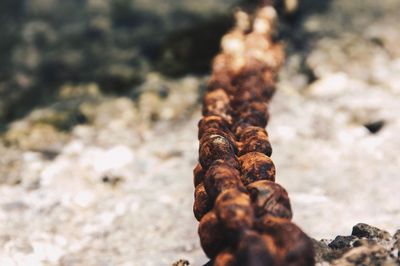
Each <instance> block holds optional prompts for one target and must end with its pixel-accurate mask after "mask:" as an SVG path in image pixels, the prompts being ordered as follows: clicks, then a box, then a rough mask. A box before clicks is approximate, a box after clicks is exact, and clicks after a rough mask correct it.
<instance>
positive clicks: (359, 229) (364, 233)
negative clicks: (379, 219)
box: [351, 223, 391, 240]
mask: <svg viewBox="0 0 400 266" xmlns="http://www.w3.org/2000/svg"><path fill="white" fill-rule="evenodd" d="M351 235H352V236H356V237H360V238H362V237H366V238H376V239H379V240H390V238H391V235H390V234H389V233H388V232H386V231H384V230H381V229H379V228H376V227H373V226H370V225H368V224H364V223H359V224H356V225H355V226H354V227H353V231H352V232H351Z"/></svg>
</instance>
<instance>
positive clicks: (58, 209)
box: [0, 0, 400, 266]
mask: <svg viewBox="0 0 400 266" xmlns="http://www.w3.org/2000/svg"><path fill="white" fill-rule="evenodd" d="M17 2H19V1H0V5H3V4H5V3H17ZM31 2H32V3H31ZM39 2H40V3H41V4H38V3H39ZM56 2H57V1H55V0H35V1H29V5H37V6H36V7H35V8H34V9H32V12H35V14H36V13H37V14H39V13H43V12H44V13H46V12H51V11H49V10H51V8H54V4H55V3H56ZM64 2H65V5H67V2H66V1H64ZM64 2H63V3H64ZM106 2H107V1H88V2H87V4H88V5H90V6H91V7H90V8H93V9H94V10H103V11H101V12H108V11H107V5H106ZM135 2H137V3H139V2H140V3H143V5H147V9H151V8H152V7H151V6H149V4H148V3H150V2H149V1H144V0H143V1H139V0H137V1H135ZM179 2H184V1H179ZM197 2H198V1H197ZM197 2H196V3H197ZM206 2H209V1H206ZM213 2H215V1H213ZM222 2H224V1H218V3H222ZM228 2H229V1H228ZM302 2H304V3H306V2H307V3H309V2H310V0H307V1H306V0H305V1H301V3H302ZM68 3H70V1H68ZM204 3H205V2H204ZM215 3H217V2H215ZM224 3H225V2H224ZM315 3H322V1H317V2H315ZM324 3H329V5H328V6H326V7H324V8H322V9H319V10H317V11H312V10H311V9H310V10H309V11H307V16H305V17H301V19H300V20H299V21H297V22H296V23H295V25H292V26H291V27H293V29H292V31H291V34H290V36H294V37H296V38H297V39H292V40H291V39H287V40H286V42H287V43H288V51H289V54H288V58H287V64H286V66H285V68H284V70H283V72H282V75H281V81H280V84H279V90H278V91H277V94H276V95H275V98H274V100H273V102H272V104H271V121H270V124H269V126H268V133H269V136H270V139H271V143H272V145H273V149H274V153H273V155H272V159H273V160H274V163H275V165H276V169H277V176H276V180H277V181H278V182H279V183H280V184H282V185H283V186H284V187H285V188H286V189H287V190H288V192H289V196H290V199H291V203H292V208H293V213H294V221H295V222H296V223H297V224H298V225H299V226H300V227H301V228H302V229H304V230H305V231H306V232H307V233H308V234H309V235H311V236H312V237H314V238H315V239H321V238H325V239H331V240H329V241H324V242H316V243H317V244H316V245H317V248H318V250H320V252H318V254H317V255H318V257H319V258H320V259H319V261H320V262H321V265H329V263H336V264H337V265H354V263H358V264H361V265H393V264H390V263H392V262H393V260H395V258H396V257H397V258H398V256H399V249H400V246H399V233H397V234H395V239H390V240H385V241H380V240H379V237H381V236H387V233H379V232H383V231H379V230H377V229H373V228H372V227H368V228H367V230H365V229H362V230H361V232H367V233H362V234H359V233H356V234H357V235H358V236H364V235H365V236H374V237H373V238H372V239H367V238H363V239H355V240H354V241H353V238H352V237H345V238H339V239H338V240H337V241H336V243H335V244H331V246H332V245H334V246H335V247H336V248H335V249H332V248H330V247H329V246H328V244H330V243H332V240H333V239H335V236H337V235H342V236H347V235H349V233H350V232H349V229H350V228H351V227H352V226H353V225H355V224H357V223H360V222H363V223H367V224H371V225H374V226H376V227H377V228H381V229H383V230H385V231H387V232H388V233H389V234H394V232H395V231H396V230H398V229H399V228H398V227H399V224H398V221H399V218H400V208H399V204H398V202H399V198H398V187H399V185H400V183H399V182H400V181H399V180H400V179H399V178H398V173H399V172H400V161H399V156H398V151H399V150H400V140H399V138H398V132H399V131H400V107H399V101H400V94H399V92H400V90H399V84H400V82H399V76H400V74H399V73H400V72H399V71H400V63H399V62H400V52H399V49H398V43H399V42H400V36H399V33H398V30H397V28H398V26H397V25H398V23H397V20H398V15H397V10H399V8H400V7H399V2H398V1H396V0H383V1H379V2H376V1H372V0H363V1H361V0H360V1H358V0H357V1H346V0H335V1H326V2H324ZM202 4H203V2H202V3H200V4H199V5H197V7H196V5H194V6H193V7H192V8H202ZM218 5H219V4H218ZM324 5H325V4H324ZM221 8H222V9H223V10H226V6H225V5H224V6H223V7H221ZM61 9H62V8H61ZM222 9H217V10H222ZM96 12H97V11H96ZM99 12H100V11H99ZM149 12H150V11H149ZM193 12H194V11H193ZM67 13H68V14H69V12H66V14H67ZM72 13H73V12H72ZM72 13H71V14H72ZM76 15H78V14H76ZM210 16H212V14H210ZM7 19H8V20H10V19H9V18H8V17H7ZM71 19H72V18H71ZM179 21H181V20H179ZM91 23H92V24H91V25H93V27H94V28H97V29H100V30H101V31H108V30H110V29H109V27H110V26H111V25H110V23H109V21H107V19H106V20H102V19H100V18H99V19H98V18H96V17H93V21H92V19H91ZM296 25H297V26H296ZM28 26H29V27H28ZM28 26H27V27H28V28H27V29H25V31H24V32H25V33H24V34H26V36H25V37H24V38H26V41H27V42H28V44H29V41H30V40H31V39H30V38H32V37H31V36H32V35H31V32H39V33H40V34H42V33H41V32H46V34H45V35H46V36H47V37H46V36H45V38H47V39H48V40H49V41H50V43H51V41H52V38H54V37H53V35H54V34H58V33H57V32H55V30H54V29H51V28H50V29H48V26H46V25H43V24H42V23H39V22H37V21H36V22H35V23H33V24H30V25H28ZM78 28H79V27H78ZM18 30H19V29H14V30H12V31H10V32H8V33H7V34H9V37H10V38H11V37H12V35H13V32H19V31H18ZM69 30H71V31H73V30H74V28H73V27H72V28H68V29H66V31H69ZM39 33H38V34H39ZM40 34H39V35H40ZM138 34H139V33H138ZM123 35H124V34H122V36H123ZM143 39H146V38H143ZM290 43H292V44H294V46H295V47H292V46H291V45H290ZM2 44H3V42H2ZM31 46H32V45H30V44H29V45H26V46H24V47H25V48H24V47H22V48H21V47H19V48H18V51H22V50H24V49H28V48H29V49H31V48H32V47H31ZM21 49H22V50H21ZM29 49H28V50H29ZM28 50H26V51H28ZM100 50H101V51H103V50H104V49H100ZM29 51H31V52H29V53H27V54H28V55H29V57H25V56H17V55H16V58H17V59H18V58H19V59H18V60H20V59H21V60H22V59H23V60H24V62H25V63H26V66H29V67H34V66H35V64H36V63H37V60H44V59H43V58H36V56H37V53H36V51H35V50H29ZM108 51H109V52H110V53H111V52H112V51H111V50H108ZM71 52H72V54H71V53H68V54H66V55H63V54H60V56H61V57H62V60H66V63H68V64H70V65H71V66H74V65H75V64H77V62H78V63H79V62H81V61H80V59H79V58H80V55H79V51H71ZM18 53H19V52H18ZM21 53H22V52H21ZM25 54H26V53H25ZM116 54H117V55H118V56H121V58H123V59H121V60H122V61H124V60H125V59H126V60H129V58H132V57H133V56H134V54H133V53H132V54H128V55H127V54H125V53H122V54H120V53H119V52H116ZM22 55H24V53H22ZM125 56H126V57H125ZM69 60H71V61H69ZM124 62H125V61H124ZM25 63H24V64H25ZM90 63H91V65H93V64H95V63H93V62H92V61H90ZM21 64H22V63H21ZM100 65H101V64H100ZM105 65H106V66H107V69H106V70H105V71H106V72H107V73H117V74H118V75H121V76H122V78H124V77H126V76H128V75H129V73H131V72H130V71H131V69H126V68H125V67H124V66H121V64H111V63H110V64H108V63H107V64H105ZM4 66H8V65H7V64H5V65H4ZM4 66H1V67H3V68H4ZM144 68H145V67H144ZM73 69H74V70H75V68H74V67H73ZM78 70H79V68H78ZM78 70H76V71H78ZM2 73H4V72H2ZM102 73H103V72H102ZM126 73H128V74H126ZM139 76H140V77H141V79H142V80H143V83H141V84H140V85H135V86H134V88H132V90H129V91H128V92H127V93H126V94H124V95H122V96H117V95H105V94H103V93H102V92H101V89H99V85H98V84H94V83H92V82H88V83H85V82H84V83H83V84H81V85H68V84H62V85H63V86H61V87H62V88H61V89H60V92H59V93H58V94H57V95H55V96H54V97H55V102H54V104H51V105H44V106H40V107H38V108H36V110H32V112H28V113H27V114H26V115H24V116H21V118H20V119H19V120H15V121H13V123H10V124H8V128H7V127H6V126H5V125H4V124H2V126H1V130H2V132H3V134H2V136H1V144H0V153H1V155H2V156H1V158H0V184H1V185H0V265H88V266H92V265H93V266H94V265H96V266H97V265H150V266H151V265H170V264H171V263H173V262H174V261H178V260H179V259H185V260H187V261H189V262H190V263H191V265H202V264H203V263H206V262H207V258H206V257H205V255H204V254H203V252H202V250H201V248H200V245H199V240H198V236H197V232H196V231H197V221H196V220H195V219H194V216H193V214H192V204H193V191H194V187H193V183H192V168H193V167H194V166H195V164H196V160H197V148H198V143H197V128H196V127H197V121H198V119H199V118H200V106H199V101H198V99H199V92H200V91H201V88H203V87H204V85H205V79H206V77H198V76H187V77H183V78H179V79H173V78H165V77H163V76H162V75H160V74H159V73H155V72H151V73H150V72H149V73H147V74H143V73H141V74H140V75H139ZM31 78H32V76H30V75H27V74H23V75H22V74H20V75H18V76H17V81H18V84H20V85H21V84H22V85H23V86H28V85H29V84H30V82H32V81H31ZM64 82H66V81H64ZM64 82H63V83H64ZM2 89H4V83H1V82H0V91H1V90H2ZM2 95H3V94H2ZM1 99H4V98H1ZM9 99H11V98H9ZM13 99H14V98H13ZM379 121H384V123H383V125H382V127H381V128H380V129H378V130H377V131H375V132H374V133H371V131H370V130H368V129H367V128H366V125H369V124H371V123H376V122H379ZM116 151H117V152H116ZM116 154H118V155H116ZM119 156H121V157H119ZM361 227H364V226H361ZM357 228H358V229H361V228H360V226H357ZM377 238H378V239H377ZM349 239H350V240H351V241H347V240H349ZM339 240H340V241H339ZM342 247H343V248H342ZM349 250H350V251H349ZM182 263H184V262H182ZM341 263H342V264H341ZM374 263H375V264H374ZM385 263H388V264H385ZM397 263H398V262H397Z"/></svg>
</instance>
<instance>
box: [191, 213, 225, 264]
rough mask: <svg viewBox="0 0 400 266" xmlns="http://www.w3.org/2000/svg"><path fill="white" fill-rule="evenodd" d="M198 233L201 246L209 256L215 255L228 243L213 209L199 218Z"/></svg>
mask: <svg viewBox="0 0 400 266" xmlns="http://www.w3.org/2000/svg"><path fill="white" fill-rule="evenodd" d="M198 233H199V237H200V244H201V247H202V248H203V250H204V252H205V253H206V255H207V256H208V257H209V258H214V257H216V256H217V255H218V253H219V252H221V251H222V250H223V249H225V248H226V247H227V245H228V243H227V239H226V236H225V234H224V228H223V227H222V226H221V224H220V222H219V221H218V218H217V215H216V214H215V212H213V211H210V212H208V213H207V214H206V215H205V216H204V217H203V218H202V219H201V221H200V224H199V229H198Z"/></svg>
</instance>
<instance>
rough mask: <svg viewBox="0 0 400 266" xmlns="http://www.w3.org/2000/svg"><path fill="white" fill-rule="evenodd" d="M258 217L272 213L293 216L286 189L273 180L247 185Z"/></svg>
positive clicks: (289, 217)
mask: <svg viewBox="0 0 400 266" xmlns="http://www.w3.org/2000/svg"><path fill="white" fill-rule="evenodd" d="M247 190H248V191H249V193H250V198H251V201H252V203H253V207H254V213H255V215H256V217H261V216H264V215H271V216H275V217H280V218H287V219H291V218H292V209H291V206H290V201H289V196H288V194H287V192H286V190H285V189H284V188H283V187H282V186H280V185H279V184H276V183H274V182H271V181H267V180H261V181H256V182H253V183H251V184H250V185H248V186H247Z"/></svg>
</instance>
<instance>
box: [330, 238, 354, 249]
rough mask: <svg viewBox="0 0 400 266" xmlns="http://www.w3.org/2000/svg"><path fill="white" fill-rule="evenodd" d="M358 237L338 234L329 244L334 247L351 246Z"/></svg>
mask: <svg viewBox="0 0 400 266" xmlns="http://www.w3.org/2000/svg"><path fill="white" fill-rule="evenodd" d="M356 239H357V238H356V237H355V236H337V237H336V238H335V239H334V240H333V241H332V242H331V243H329V245H328V246H329V247H330V248H332V249H344V248H351V247H352V245H353V243H354V241H355V240H356Z"/></svg>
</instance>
